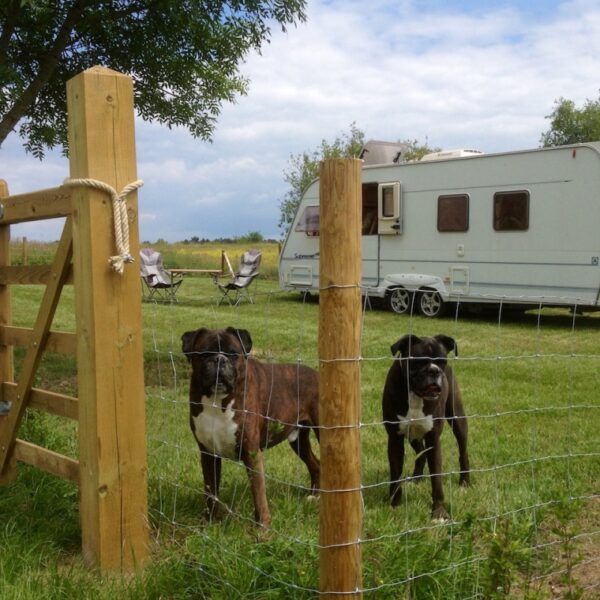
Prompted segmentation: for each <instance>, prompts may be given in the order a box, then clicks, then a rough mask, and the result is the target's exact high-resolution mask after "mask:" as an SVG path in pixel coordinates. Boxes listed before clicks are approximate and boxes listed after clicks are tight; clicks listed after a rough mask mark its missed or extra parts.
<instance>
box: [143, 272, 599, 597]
mask: <svg viewBox="0 0 600 600" xmlns="http://www.w3.org/2000/svg"><path fill="white" fill-rule="evenodd" d="M257 288H258V289H257V291H256V293H255V303H254V304H248V303H244V304H240V305H238V306H234V307H232V306H228V305H221V306H218V305H217V300H218V295H217V293H218V292H217V290H216V289H214V288H213V286H211V284H210V282H209V281H207V280H201V279H200V278H195V279H194V278H187V279H186V280H185V282H184V284H183V286H182V291H181V294H182V296H181V297H180V300H179V302H178V303H177V304H158V303H157V304H146V305H145V309H144V310H145V328H146V336H147V344H146V346H147V349H148V348H151V350H150V352H148V350H147V352H146V357H147V359H148V360H150V356H151V357H152V358H151V361H152V365H153V366H152V367H151V368H150V369H147V403H148V430H149V436H150V437H149V468H150V506H151V518H152V522H153V527H154V531H155V535H156V537H157V540H158V541H159V543H160V544H161V545H165V546H167V547H172V549H173V552H175V553H177V554H178V556H179V557H180V560H181V561H182V562H183V563H185V564H186V565H188V566H189V568H193V569H198V570H200V571H201V572H202V574H203V578H204V579H205V581H206V582H207V583H206V585H207V590H210V594H212V597H220V596H223V597H224V596H227V597H232V596H233V597H248V596H252V595H253V596H254V597H283V596H285V597H294V598H295V597H298V598H301V597H307V598H308V597H314V595H316V594H319V553H320V551H321V549H322V546H321V545H320V543H319V511H320V507H321V504H322V500H320V499H319V497H318V494H314V493H313V490H312V489H311V481H310V478H309V475H308V472H307V469H306V467H305V465H304V464H303V463H302V461H301V460H299V459H298V457H297V456H296V455H295V453H294V452H292V450H291V449H290V447H289V444H288V443H287V441H284V443H281V444H279V445H277V446H275V447H273V448H271V449H269V450H268V451H266V452H265V453H264V476H265V482H266V494H267V499H268V505H269V509H270V514H271V523H270V527H269V528H268V530H266V529H265V528H261V527H259V526H257V525H256V523H255V502H254V500H253V495H252V486H251V484H250V481H251V477H250V478H249V476H248V475H251V476H252V474H253V473H252V471H253V469H250V473H249V472H248V468H247V465H246V466H245V465H244V462H243V461H241V460H238V459H239V458H242V457H241V455H236V454H229V455H227V456H223V457H222V459H221V460H222V481H221V488H220V493H219V496H218V499H217V500H216V505H217V507H218V508H219V511H218V512H219V513H220V514H219V516H218V518H217V516H216V514H213V515H207V514H206V505H207V498H206V494H205V490H204V483H203V478H202V474H201V469H200V464H199V451H198V445H197V442H196V439H195V437H194V435H193V433H192V431H191V429H190V414H189V413H190V398H189V385H190V374H191V367H190V364H189V362H188V360H187V359H186V356H185V355H184V354H183V352H182V344H181V335H182V334H183V333H184V332H186V331H190V330H192V331H193V330H197V329H199V328H208V329H210V330H220V329H224V328H227V327H233V328H235V329H243V330H246V331H248V332H249V333H250V335H251V337H252V351H251V357H252V358H251V359H252V360H260V361H262V362H263V363H265V364H267V365H271V366H272V365H276V364H282V363H284V364H289V365H293V366H295V367H297V372H298V373H301V372H302V371H301V369H300V366H302V367H304V366H307V367H311V368H314V369H318V368H319V356H318V344H317V320H318V310H319V304H318V301H317V300H316V298H315V297H310V296H302V295H300V294H293V293H284V292H281V291H279V290H278V288H277V286H276V285H275V284H272V283H270V282H265V281H260V282H259V283H258V284H257ZM363 291H366V290H363ZM483 300H485V299H483V298H482V301H483ZM510 300H511V299H499V301H498V302H497V303H494V304H486V305H483V304H482V305H481V306H483V307H484V308H485V310H483V311H482V310H478V312H477V314H474V313H471V312H470V311H469V308H470V307H469V306H467V305H461V304H455V305H453V307H452V311H451V314H450V315H448V316H447V317H445V318H442V319H435V320H434V319H427V318H424V317H422V316H419V315H416V314H413V313H412V311H409V312H407V313H406V314H405V315H395V314H393V313H391V312H388V311H386V310H383V309H382V308H381V307H378V306H377V302H376V301H368V300H367V299H366V297H365V301H364V303H363V315H362V318H363V323H362V329H361V341H360V348H361V350H360V354H359V355H358V356H356V357H355V360H356V361H358V362H359V364H360V369H361V384H360V387H361V390H360V391H361V417H360V422H359V424H358V427H359V429H360V440H361V450H360V456H357V457H351V460H355V461H356V462H357V463H359V462H360V465H361V472H360V486H359V491H360V494H361V496H362V501H363V515H364V520H363V525H362V532H361V535H360V538H359V539H358V540H356V542H357V543H359V544H360V550H361V555H362V571H363V582H362V587H361V589H360V590H357V591H358V592H359V593H362V594H363V595H365V596H368V597H374V598H375V597H376V598H388V597H389V598H399V597H406V598H487V597H519V596H522V597H538V596H542V597H543V596H544V594H545V595H547V596H548V595H549V596H550V597H568V596H569V595H570V597H588V598H592V597H595V595H597V594H598V589H599V587H600V578H599V577H598V576H597V574H596V572H597V571H598V557H599V556H600V552H599V549H600V525H599V524H600V489H599V473H600V447H599V442H598V436H597V427H598V422H599V420H598V416H599V413H598V410H599V408H600V395H599V394H598V391H597V387H598V367H599V366H600V345H599V342H598V328H599V327H600V319H599V318H598V316H597V315H594V314H584V315H582V314H580V311H578V310H577V309H576V308H577V307H572V310H571V311H569V310H568V309H565V308H561V309H555V308H552V307H551V306H547V302H546V300H545V299H539V303H538V305H537V307H536V308H535V309H532V310H529V311H527V312H523V311H520V312H518V313H515V312H513V311H512V310H511V302H510ZM549 303H550V304H552V302H551V301H550V302H549ZM481 306H479V307H478V308H481ZM406 334H413V335H415V336H421V337H422V336H432V335H436V334H444V335H446V336H449V337H451V338H452V339H453V340H455V341H456V346H457V352H454V353H449V356H448V364H449V365H450V366H451V368H452V370H453V371H454V373H455V376H456V378H457V381H458V382H459V384H460V388H461V390H462V397H463V401H464V407H465V414H466V419H467V422H468V429H469V438H468V449H469V455H470V463H471V465H470V472H471V485H470V486H469V487H463V486H460V485H459V478H460V467H459V463H458V451H457V447H456V442H455V440H454V438H453V435H452V432H451V431H450V428H448V427H446V428H445V429H446V430H447V431H444V432H443V434H442V435H441V453H442V471H441V476H440V478H441V481H442V487H443V490H444V496H445V497H444V506H445V508H446V510H447V513H448V518H447V519H444V520H432V519H431V508H432V491H431V479H430V477H429V472H428V470H427V468H425V472H424V475H423V476H413V468H414V464H415V458H418V456H416V455H415V453H414V452H413V450H412V449H411V448H410V445H409V444H408V443H406V459H405V464H404V469H403V472H402V478H401V485H402V490H403V492H402V497H401V501H400V502H399V503H398V505H397V506H396V507H395V508H392V507H391V506H390V498H389V489H390V483H391V476H390V468H389V462H388V441H387V436H386V430H385V427H384V417H383V414H382V393H383V388H384V384H385V380H386V375H387V372H388V370H389V369H390V367H391V366H392V365H393V364H395V363H398V362H399V361H401V360H402V356H399V355H394V354H393V353H392V351H391V350H390V347H391V346H392V345H393V344H394V343H395V342H397V341H398V340H399V339H400V338H402V336H404V335H406ZM345 359H347V357H346V358H345ZM242 372H244V375H243V376H245V371H243V369H242ZM300 379H301V378H298V379H297V380H296V383H297V385H296V387H295V390H294V392H293V393H294V398H295V400H296V401H297V402H298V403H299V405H300V403H301V402H302V401H303V399H302V398H300V394H299V393H298V390H299V389H300V385H301V382H300ZM274 389H275V384H273V389H271V390H268V391H267V396H268V398H269V402H270V403H276V402H278V397H277V394H275V393H273V392H274ZM244 410H249V408H248V407H244ZM250 410H251V409H250ZM402 416H403V415H400V416H399V419H398V423H400V417H402ZM269 420H270V421H271V425H270V433H271V435H276V434H277V433H278V432H277V429H278V427H287V426H289V425H291V426H296V425H298V424H297V423H288V422H279V423H277V420H276V419H271V418H270V417H269ZM301 425H302V424H301V423H300V426H301ZM340 426H343V427H347V424H340ZM317 431H318V429H317ZM316 437H317V436H315V435H314V434H312V433H311V440H312V446H313V448H314V451H315V452H316V453H317V454H318V452H319V445H318V443H317V439H316ZM334 450H335V449H334ZM237 451H238V452H239V448H237ZM346 491H349V490H346ZM350 491H355V490H350ZM334 517H335V516H334ZM536 594H537V595H538V596H536ZM339 595H342V596H343V595H346V594H344V593H340V594H339Z"/></svg>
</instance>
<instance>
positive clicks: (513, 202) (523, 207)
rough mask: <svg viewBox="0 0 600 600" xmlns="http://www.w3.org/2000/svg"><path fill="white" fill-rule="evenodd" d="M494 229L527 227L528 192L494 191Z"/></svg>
mask: <svg viewBox="0 0 600 600" xmlns="http://www.w3.org/2000/svg"><path fill="white" fill-rule="evenodd" d="M494 229H495V230H496V231H525V230H526V229H529V192H527V191H518V192H496V193H495V194H494Z"/></svg>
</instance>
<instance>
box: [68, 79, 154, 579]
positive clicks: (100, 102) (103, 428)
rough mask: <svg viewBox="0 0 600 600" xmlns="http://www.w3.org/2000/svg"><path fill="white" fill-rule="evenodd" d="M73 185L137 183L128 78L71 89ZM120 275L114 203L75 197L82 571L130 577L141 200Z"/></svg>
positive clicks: (137, 452) (82, 193) (138, 394)
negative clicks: (80, 181)
mask: <svg viewBox="0 0 600 600" xmlns="http://www.w3.org/2000/svg"><path fill="white" fill-rule="evenodd" d="M67 103H68V117H69V150H70V154H69V161H70V174H71V178H93V179H97V180H99V181H102V182H104V183H107V184H109V185H111V186H112V187H113V188H115V189H116V190H117V191H120V190H121V189H122V188H123V187H124V186H125V185H127V184H129V183H131V182H133V181H134V180H136V179H137V174H136V157H135V140H134V111H133V85H132V80H131V78H130V77H127V76H125V75H121V74H119V73H117V72H115V71H111V70H110V69H105V68H101V67H94V68H91V69H88V70H87V71H84V72H83V73H80V74H79V75H77V76H76V77H74V78H73V79H71V80H70V81H69V82H68V83H67ZM127 205H128V212H129V221H130V225H129V232H130V248H131V254H132V255H133V256H134V257H135V262H134V263H132V264H126V265H125V272H124V274H123V275H119V274H117V273H115V272H113V271H112V270H111V269H110V267H109V264H108V257H109V256H112V255H114V254H116V251H115V245H114V244H115V241H114V239H115V238H114V230H113V213H112V205H111V200H110V197H109V196H108V195H107V194H106V193H104V192H101V191H97V190H92V189H89V188H83V187H81V188H79V187H78V188H76V189H75V190H74V192H73V220H74V227H73V276H74V283H75V309H76V314H77V342H78V344H77V347H78V350H77V363H78V377H77V379H78V386H79V401H80V409H79V446H80V458H79V460H80V488H81V528H82V545H83V553H84V557H85V560H86V562H87V563H88V564H92V565H99V566H100V567H101V569H103V570H121V571H130V570H132V569H133V568H135V567H137V566H141V565H143V564H144V563H145V562H146V560H147V557H148V522H147V467H146V464H147V463H146V427H145V410H144V378H143V377H144V374H143V347H142V316H141V298H140V274H139V234H138V211H137V194H136V193H132V194H130V195H129V196H128V198H127Z"/></svg>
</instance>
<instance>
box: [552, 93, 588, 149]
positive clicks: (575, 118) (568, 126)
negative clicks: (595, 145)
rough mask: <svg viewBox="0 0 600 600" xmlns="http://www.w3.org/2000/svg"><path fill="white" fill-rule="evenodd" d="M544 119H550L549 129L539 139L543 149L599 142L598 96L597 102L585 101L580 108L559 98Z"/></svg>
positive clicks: (570, 101)
mask: <svg viewBox="0 0 600 600" xmlns="http://www.w3.org/2000/svg"><path fill="white" fill-rule="evenodd" d="M546 118H547V119H550V129H548V131H546V132H545V133H543V134H542V137H541V139H540V142H541V143H542V145H543V146H545V147H547V146H562V145H564V144H577V143H581V142H593V141H597V140H600V95H599V96H598V99H597V100H590V99H588V100H586V101H585V103H584V105H583V107H582V108H576V106H575V103H574V102H573V101H572V100H566V99H565V98H560V99H558V100H557V101H556V102H555V103H554V110H553V111H552V112H551V113H550V114H549V115H548V116H546Z"/></svg>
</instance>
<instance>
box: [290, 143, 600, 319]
mask: <svg viewBox="0 0 600 600" xmlns="http://www.w3.org/2000/svg"><path fill="white" fill-rule="evenodd" d="M375 145H376V144H374V143H371V147H372V148H373V147H374V146H375ZM369 154H372V155H377V156H382V153H377V152H370V153H365V154H364V156H365V162H364V165H363V183H362V273H363V280H362V285H363V286H364V288H363V293H365V294H368V295H369V296H377V297H380V298H384V299H385V300H386V302H387V304H388V306H389V307H390V308H391V309H392V310H394V311H395V312H398V313H403V312H407V311H411V310H412V309H413V308H414V309H415V310H416V309H418V310H419V311H420V312H421V313H422V314H423V315H425V316H428V317H435V316H439V315H440V314H442V313H443V312H444V310H445V308H446V307H447V306H448V304H450V303H455V302H460V303H461V304H462V303H463V302H464V303H478V304H482V303H498V302H502V303H504V304H513V305H518V306H527V307H535V306H539V305H540V304H543V305H545V306H548V305H551V306H570V307H575V308H577V310H593V309H598V307H599V306H600V142H594V143H587V144H576V145H572V146H560V147H555V148H540V149H535V150H524V151H517V152H503V153H498V154H483V153H480V152H478V151H473V150H469V151H464V150H462V151H446V152H440V153H437V155H430V156H428V157H427V160H421V161H412V162H404V163H400V162H397V161H398V160H399V156H400V155H401V152H400V153H398V152H396V153H394V152H387V154H388V155H389V156H392V155H393V156H394V159H393V160H395V161H396V162H391V161H390V162H389V163H387V164H369V161H368V158H369ZM383 154H386V153H383ZM279 278H280V285H281V287H282V288H283V289H286V290H298V291H301V292H303V293H306V292H311V291H318V289H319V181H318V180H316V181H314V182H313V183H312V184H311V185H310V186H309V187H308V188H307V189H306V191H305V192H304V195H303V196H302V199H301V201H300V204H299V206H298V210H297V212H296V215H295V217H294V221H293V222H292V224H291V227H290V230H289V233H288V235H287V238H286V240H285V243H284V246H283V248H282V252H281V256H280V263H279Z"/></svg>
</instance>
